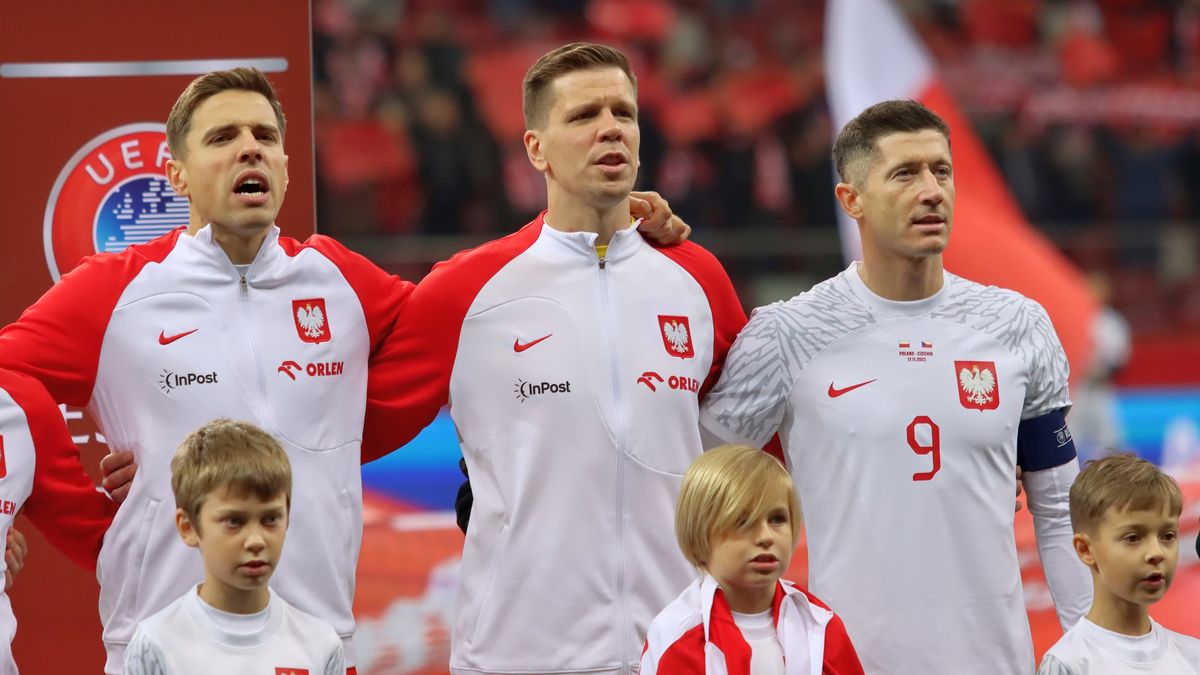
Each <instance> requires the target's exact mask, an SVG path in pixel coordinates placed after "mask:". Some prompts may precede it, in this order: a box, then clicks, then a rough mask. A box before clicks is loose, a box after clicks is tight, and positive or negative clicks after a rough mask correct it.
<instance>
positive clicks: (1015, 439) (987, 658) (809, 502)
mask: <svg viewBox="0 0 1200 675" xmlns="http://www.w3.org/2000/svg"><path fill="white" fill-rule="evenodd" d="M834 158H835V163H836V166H837V170H838V172H839V176H840V177H841V182H840V183H839V184H838V185H837V188H836V196H837V199H838V203H839V204H840V205H841V208H842V210H843V211H844V212H845V213H846V214H847V215H849V216H850V217H852V218H854V219H855V220H856V221H858V226H859V231H860V232H861V234H862V242H863V260H862V261H861V262H856V263H853V264H852V265H851V266H850V267H849V269H847V270H846V271H845V272H843V273H841V274H839V275H838V276H836V277H834V278H833V279H830V280H828V281H826V282H824V283H821V284H818V285H817V286H816V287H814V288H813V289H812V290H811V291H809V292H807V293H804V294H801V295H799V296H797V297H795V298H793V299H792V300H789V301H787V302H782V303H776V304H774V305H770V306H768V307H765V308H762V309H760V310H758V311H756V312H755V314H754V317H753V318H752V319H751V321H750V323H749V324H748V325H747V326H746V328H745V330H743V331H742V334H741V335H740V336H739V338H738V341H737V343H736V344H735V345H734V347H733V349H732V350H731V351H730V355H729V360H728V363H727V365H726V367H725V372H724V373H723V374H722V377H721V380H720V382H719V383H718V385H717V387H716V389H714V391H713V392H712V393H711V394H710V395H709V396H708V398H707V399H706V401H705V404H704V407H703V410H702V413H701V420H702V424H703V425H704V429H705V434H706V437H707V436H709V435H711V436H715V437H716V438H718V439H720V440H722V441H727V442H749V443H755V444H759V445H761V444H763V443H765V442H766V441H767V439H769V438H770V437H771V434H773V433H775V432H776V430H778V431H779V433H780V436H781V437H782V438H783V441H784V444H785V448H786V455H787V458H788V463H789V465H790V467H791V470H792V473H793V475H794V476H795V478H796V484H797V490H798V491H799V493H800V496H801V499H802V502H803V510H804V517H805V523H806V526H807V532H808V544H809V570H810V574H809V583H810V586H811V590H812V591H813V592H814V593H816V594H818V595H820V596H821V597H822V598H823V599H825V600H826V601H827V602H828V603H829V605H830V606H831V607H833V608H834V609H835V610H836V611H837V612H838V613H839V614H841V615H842V617H843V618H844V620H845V622H846V627H847V629H848V630H849V632H850V637H851V638H852V639H853V640H854V645H855V647H856V648H857V649H858V651H859V654H860V656H861V657H862V662H863V666H864V667H865V668H866V670H867V672H874V673H889V674H890V673H968V672H969V673H1016V672H1031V671H1032V670H1033V668H1034V661H1033V649H1032V640H1031V638H1030V632H1029V626H1028V621H1027V619H1026V617H1025V611H1024V604H1023V598H1022V593H1021V579H1020V569H1019V566H1018V562H1017V557H1016V549H1015V545H1014V541H1013V534H1012V526H1013V510H1012V489H1013V475H1014V472H1015V471H1016V469H1017V467H1018V466H1019V467H1021V468H1022V469H1023V478H1022V480H1023V482H1024V486H1025V490H1026V491H1027V493H1028V495H1029V497H1028V499H1029V506H1030V511H1031V513H1032V514H1033V517H1034V523H1035V526H1036V529H1037V535H1038V546H1039V550H1040V553H1041V556H1042V560H1043V566H1044V568H1045V570H1046V577H1047V580H1048V581H1049V582H1050V590H1051V594H1052V595H1053V597H1054V599H1055V602H1056V605H1057V608H1058V612H1059V616H1060V620H1061V621H1062V623H1063V625H1064V626H1070V625H1071V624H1073V623H1074V621H1075V620H1076V619H1077V618H1078V617H1079V616H1080V615H1081V614H1082V612H1084V611H1086V608H1087V607H1088V604H1089V602H1090V593H1089V592H1088V588H1087V585H1086V582H1087V579H1086V571H1085V570H1084V569H1083V567H1082V566H1081V565H1079V564H1078V563H1077V562H1076V561H1075V560H1072V559H1071V546H1070V539H1071V530H1070V523H1069V519H1068V512H1067V490H1068V488H1069V486H1070V484H1071V480H1072V479H1073V477H1074V476H1075V474H1076V473H1077V472H1078V466H1077V462H1076V460H1075V451H1074V446H1073V445H1072V444H1071V438H1070V433H1069V432H1068V431H1067V428H1066V423H1065V421H1064V412H1065V410H1066V409H1067V408H1068V407H1069V405H1070V400H1069V399H1068V395H1067V363H1066V358H1065V356H1064V354H1063V351H1062V347H1061V345H1060V344H1059V341H1058V338H1057V336H1056V335H1055V333H1054V329H1053V327H1052V326H1051V324H1050V321H1049V318H1048V317H1047V316H1046V313H1045V311H1044V310H1043V309H1042V308H1041V307H1040V306H1039V305H1037V304H1036V303H1035V302H1033V301H1031V300H1028V299H1026V298H1024V297H1022V296H1020V295H1019V294H1017V293H1014V292H1011V291H1007V290H1002V289H998V288H995V287H984V286H981V285H979V284H975V283H972V282H969V281H967V280H965V279H962V278H961V277H958V276H955V275H953V274H950V273H948V272H946V271H944V269H943V266H942V251H943V249H944V248H945V246H946V244H947V240H948V237H949V234H950V227H951V221H952V217H953V207H954V174H953V163H952V161H951V156H950V141H949V129H948V128H947V126H946V125H945V123H944V122H943V121H942V120H941V118H939V117H938V116H937V115H935V114H934V113H933V112H931V111H930V110H928V109H927V108H925V107H924V106H922V105H921V104H919V103H916V102H913V101H889V102H885V103H881V104H878V105H875V106H872V107H870V108H868V109H866V110H865V111H863V112H862V113H861V114H860V115H859V116H858V117H856V118H855V119H854V120H851V121H850V122H849V123H848V124H847V125H846V127H845V128H844V129H843V130H842V132H841V133H840V134H839V136H838V139H837V142H836V143H835V145H834ZM708 440H712V441H713V442H716V441H715V439H707V438H706V442H707V441H708Z"/></svg>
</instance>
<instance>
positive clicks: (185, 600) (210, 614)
mask: <svg viewBox="0 0 1200 675" xmlns="http://www.w3.org/2000/svg"><path fill="white" fill-rule="evenodd" d="M171 489H172V490H173V491H174V493H175V506H176V509H177V510H176V512H175V524H176V527H177V529H178V531H179V536H180V537H181V538H182V539H183V543H185V544H187V545H188V546H190V547H192V548H198V549H200V556H201V558H202V559H203V562H204V581H203V582H202V583H201V584H200V585H199V586H197V587H196V588H194V589H192V590H189V591H188V592H187V593H185V594H184V595H183V597H181V598H179V599H178V600H176V601H175V602H173V603H171V604H170V605H168V606H167V607H166V608H164V609H163V610H161V611H159V612H158V613H157V614H154V615H152V616H151V617H149V618H148V619H145V620H144V621H142V622H141V623H140V624H138V627H137V630H136V631H135V632H134V635H133V640H132V641H131V642H130V643H129V647H128V649H127V650H126V652H125V672H126V673H127V674H128V675H200V674H202V673H250V672H255V673H260V672H261V673H271V672H274V673H284V674H292V673H304V674H306V675H307V674H310V673H311V674H312V675H317V674H318V673H320V674H323V675H342V673H344V672H345V670H344V668H345V666H344V665H343V658H342V641H341V638H339V637H338V635H337V633H336V632H334V630H333V628H332V627H331V626H330V625H329V624H328V623H326V622H324V621H322V620H319V619H317V618H314V617H312V616H310V615H308V614H305V613H304V612H301V611H299V610H297V609H295V608H294V607H292V606H291V605H289V604H288V603H287V602H285V601H284V600H283V599H282V598H280V597H279V596H278V595H276V594H275V592H274V591H272V590H271V589H270V588H268V586H267V582H268V581H269V580H270V578H271V575H272V573H273V572H274V571H275V569H276V567H277V566H278V564H279V558H280V554H281V553H282V551H283V541H284V537H285V535H286V534H287V528H288V514H289V512H290V511H291V505H292V470H291V465H290V464H289V462H288V458H287V454H286V453H285V452H284V450H283V447H282V446H281V445H280V444H279V442H278V441H276V440H275V438H274V437H272V436H271V435H270V434H268V433H267V432H265V431H263V430H262V429H259V428H258V427H256V426H254V425H253V424H250V423H248V422H235V421H232V420H224V419H220V420H215V421H213V422H210V423H208V424H206V425H204V426H202V427H200V428H199V429H197V430H195V431H193V432H192V433H191V434H189V435H188V436H187V438H185V439H184V440H183V443H182V444H181V445H180V446H179V449H178V451H177V452H176V453H175V457H174V458H173V459H172V460H171Z"/></svg>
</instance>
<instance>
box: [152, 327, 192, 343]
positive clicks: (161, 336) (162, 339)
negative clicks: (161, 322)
mask: <svg viewBox="0 0 1200 675" xmlns="http://www.w3.org/2000/svg"><path fill="white" fill-rule="evenodd" d="M198 330H200V329H199V328H193V329H191V330H189V331H185V332H183V333H179V334H178V335H171V336H168V335H167V334H166V333H165V332H163V331H159V333H158V344H160V345H169V344H171V343H172V342H174V341H176V340H178V339H179V338H185V337H187V336H189V335H191V334H192V333H195V332H196V331H198Z"/></svg>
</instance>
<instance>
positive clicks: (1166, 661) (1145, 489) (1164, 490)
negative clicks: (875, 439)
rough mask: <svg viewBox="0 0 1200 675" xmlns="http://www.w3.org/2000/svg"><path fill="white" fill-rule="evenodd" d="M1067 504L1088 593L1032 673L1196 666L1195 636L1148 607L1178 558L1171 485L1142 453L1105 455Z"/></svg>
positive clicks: (1104, 673)
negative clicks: (1079, 612)
mask: <svg viewBox="0 0 1200 675" xmlns="http://www.w3.org/2000/svg"><path fill="white" fill-rule="evenodd" d="M1070 503H1071V526H1072V528H1073V529H1074V530H1075V535H1074V539H1073V543H1074V545H1075V553H1076V554H1077V555H1078V556H1079V559H1080V560H1082V561H1083V564H1085V565H1087V566H1088V568H1089V569H1090V570H1091V571H1092V583H1093V587H1094V591H1095V593H1094V596H1093V597H1094V599H1093V600H1092V608H1091V611H1089V612H1088V614H1087V616H1086V617H1084V618H1082V619H1080V620H1079V623H1077V624H1075V626H1074V627H1073V628H1071V629H1070V630H1069V631H1067V632H1066V634H1065V635H1063V636H1062V638H1060V639H1059V641H1058V642H1057V643H1055V645H1054V646H1053V647H1051V648H1050V651H1048V652H1046V655H1045V657H1043V659H1042V666H1041V668H1039V669H1038V673H1039V675H1117V674H1120V673H1163V674H1164V675H1165V674H1168V673H1169V674H1170V675H1187V674H1188V673H1200V640H1197V639H1195V638H1192V637H1188V636H1186V635H1180V634H1179V633H1175V632H1173V631H1170V630H1167V629H1166V628H1163V627H1162V626H1160V625H1158V624H1157V623H1155V621H1154V620H1153V619H1151V618H1150V615H1149V612H1148V610H1149V607H1150V605H1152V604H1154V603H1156V602H1158V601H1159V600H1161V599H1162V597H1163V595H1165V594H1166V592H1167V589H1168V588H1169V587H1170V586H1171V579H1172V578H1173V577H1174V575H1175V564H1176V562H1178V560H1179V513H1180V511H1181V510H1182V506H1183V498H1182V495H1181V494H1180V491H1179V485H1178V484H1176V483H1175V481H1174V480H1173V479H1172V478H1171V477H1170V476H1168V475H1166V474H1164V473H1163V472H1162V471H1160V470H1159V469H1158V467H1156V466H1154V465H1153V464H1151V463H1150V462H1147V461H1146V460H1144V459H1140V458H1138V457H1135V456H1133V455H1113V456H1110V457H1105V458H1104V459H1101V460H1099V461H1095V462H1092V463H1090V464H1088V466H1087V468H1085V469H1084V470H1083V471H1082V472H1081V473H1080V474H1079V476H1078V478H1076V479H1075V482H1074V484H1072V485H1071V493H1070Z"/></svg>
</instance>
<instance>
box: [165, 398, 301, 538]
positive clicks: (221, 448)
mask: <svg viewBox="0 0 1200 675" xmlns="http://www.w3.org/2000/svg"><path fill="white" fill-rule="evenodd" d="M224 489H229V490H232V491H233V492H234V494H238V495H250V494H253V495H255V496H256V497H258V498H259V499H262V500H263V501H267V500H270V499H274V498H276V497H278V496H279V495H280V494H282V495H284V497H285V498H286V500H287V507H288V510H291V507H292V466H291V464H290V463H289V462H288V457H287V453H286V452H284V451H283V446H281V445H280V444H279V441H277V440H275V437H274V436H272V435H271V434H269V433H267V432H265V431H263V430H262V429H260V428H258V427H257V426H255V425H253V424H250V423H249V422H238V421H234V420H227V419H218V420H213V421H212V422H209V423H208V424H205V425H204V426H202V427H200V428H199V429H196V430H195V431H193V432H192V433H190V434H188V435H187V437H186V438H184V439H183V442H182V443H180V444H179V449H178V450H176V451H175V456H174V457H173V458H172V459H171V490H172V491H173V492H174V493H175V507H176V508H179V509H183V512H184V513H186V514H187V517H188V519H189V520H190V521H191V522H192V524H193V527H196V528H197V529H199V526H200V521H199V518H198V517H199V514H200V507H202V506H204V500H205V499H207V498H208V496H209V495H211V494H213V493H215V492H218V491H220V490H224Z"/></svg>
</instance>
